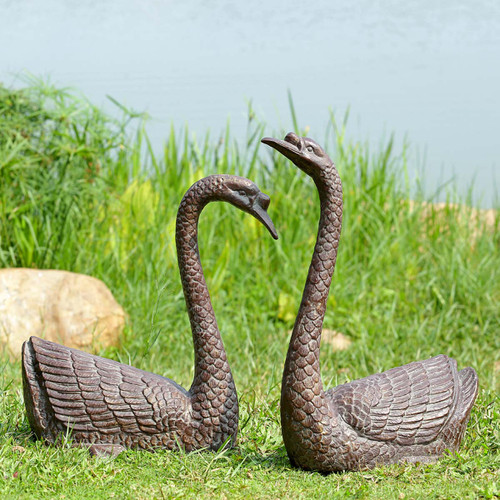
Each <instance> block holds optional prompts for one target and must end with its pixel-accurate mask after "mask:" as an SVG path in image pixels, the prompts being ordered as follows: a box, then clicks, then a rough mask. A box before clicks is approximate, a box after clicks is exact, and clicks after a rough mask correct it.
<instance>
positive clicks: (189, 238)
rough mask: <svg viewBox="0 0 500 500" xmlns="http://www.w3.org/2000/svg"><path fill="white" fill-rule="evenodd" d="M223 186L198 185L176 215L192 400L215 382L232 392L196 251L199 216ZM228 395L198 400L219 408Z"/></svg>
mask: <svg viewBox="0 0 500 500" xmlns="http://www.w3.org/2000/svg"><path fill="white" fill-rule="evenodd" d="M223 182H224V178H223V177H222V176H221V177H220V178H219V177H218V176H212V177H210V178H205V179H202V180H201V181H198V182H197V183H196V184H194V185H193V186H192V187H191V188H190V189H189V190H188V192H187V193H186V195H185V196H184V198H183V199H182V201H181V204H180V206H179V210H178V213H177V224H176V246H177V259H178V262H179V270H180V275H181V281H182V288H183V290H184V297H185V300H186V306H187V311H188V315H189V320H190V323H191V330H192V333H193V343H194V358H195V359H194V361H195V372H194V378H193V383H192V385H191V389H190V391H189V392H190V393H191V394H192V395H193V396H195V395H197V394H205V395H206V394H207V393H209V392H210V391H212V389H211V386H213V385H214V379H216V380H217V384H220V381H221V380H226V382H227V384H228V388H231V387H233V388H234V381H233V377H232V374H231V370H230V368H229V364H228V362H227V357H226V352H225V350H224V345H223V342H222V338H221V335H220V332H219V328H218V326H217V320H216V319H215V313H214V310H213V307H212V303H211V300H210V294H209V292H208V287H207V284H206V281H205V276H204V274H203V268H202V266H201V260H200V253H199V249H198V219H199V216H200V213H201V211H202V210H203V208H204V207H205V206H206V205H207V204H208V203H209V202H211V201H216V200H220V199H221V198H220V196H219V191H220V187H221V186H222V184H223ZM227 393H228V392H227V391H223V393H222V394H219V395H215V396H216V397H215V398H214V397H212V399H210V398H208V399H206V398H205V397H202V398H201V399H202V400H203V401H205V402H206V401H209V404H210V405H211V406H215V405H220V404H221V403H223V401H218V399H220V398H222V399H225V398H226V397H227ZM236 404H237V403H236ZM194 409H195V410H196V408H194Z"/></svg>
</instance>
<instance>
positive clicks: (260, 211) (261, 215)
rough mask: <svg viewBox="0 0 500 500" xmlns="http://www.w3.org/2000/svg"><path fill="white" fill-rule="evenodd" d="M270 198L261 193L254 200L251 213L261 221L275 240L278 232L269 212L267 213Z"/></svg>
mask: <svg viewBox="0 0 500 500" xmlns="http://www.w3.org/2000/svg"><path fill="white" fill-rule="evenodd" d="M269 201H270V198H269V196H267V194H264V193H261V194H260V195H259V196H258V197H257V199H256V200H255V202H254V204H253V207H252V215H253V216H254V217H255V218H256V219H257V220H258V221H259V222H261V223H262V224H263V225H264V226H265V227H266V228H267V230H268V231H269V232H270V233H271V236H272V237H273V238H274V239H275V240H277V239H278V232H277V231H276V228H275V227H274V224H273V221H272V220H271V217H269V214H268V213H267V207H269Z"/></svg>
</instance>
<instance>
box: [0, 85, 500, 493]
mask: <svg viewBox="0 0 500 500" xmlns="http://www.w3.org/2000/svg"><path fill="white" fill-rule="evenodd" d="M121 109H122V111H123V118H122V119H118V120H117V119H111V118H110V117H108V116H106V115H105V114H103V113H102V112H101V111H100V110H99V109H97V108H95V107H94V106H92V105H91V104H90V103H88V102H86V101H85V99H83V98H81V97H79V96H75V94H74V93H73V92H70V91H63V90H60V89H54V88H53V87H50V86H47V85H45V84H43V83H41V82H34V83H32V84H30V85H29V86H27V87H26V88H24V89H22V90H12V89H7V88H4V87H0V266H1V267H21V266H25V267H37V268H57V269H67V270H71V271H75V272H79V273H85V274H89V275H93V276H96V277H98V278H100V279H102V280H103V281H104V282H105V283H106V284H107V285H108V286H109V288H110V289H111V290H112V291H113V293H114V295H115V297H116V298H117V300H118V301H119V302H120V303H121V304H122V305H123V306H124V307H125V309H126V310H127V312H128V313H129V325H128V326H127V329H126V332H125V334H124V336H123V340H122V344H121V346H120V347H119V348H115V349H108V350H107V351H104V352H103V353H102V354H104V355H105V356H108V357H111V358H114V359H117V360H120V361H122V362H126V363H131V364H133V365H134V366H137V367H139V368H142V369H146V370H150V371H154V372H156V373H159V374H161V375H164V376H167V377H171V378H173V379H174V380H176V381H177V382H179V383H180V384H182V385H183V386H184V387H189V384H190V382H191V378H192V374H193V361H192V359H193V355H192V341H191V333H190V329H189V322H188V318H187V315H186V313H185V307H184V301H183V296H182V289H181V284H180V281H179V276H178V271H177V265H176V261H175V246H174V240H173V238H174V227H175V215H176V210H177V207H178V204H179V202H180V200H181V198H182V195H183V194H184V192H185V190H186V189H187V188H188V187H189V186H190V185H191V184H192V183H193V182H194V181H195V180H197V179H199V178H201V177H203V176H205V175H208V174H210V173H215V172H220V173H222V172H223V173H236V174H239V175H245V176H248V177H250V178H251V179H253V180H254V181H256V182H257V184H258V185H259V186H260V187H261V189H262V190H263V191H264V192H267V193H268V194H269V195H270V196H271V206H270V209H269V212H270V214H271V217H272V218H273V220H274V222H275V225H276V228H277V229H278V232H279V233H280V239H279V240H278V241H277V242H275V241H273V240H272V239H271V238H270V237H269V235H268V234H267V232H266V230H265V229H264V228H262V227H261V226H260V225H259V224H258V223H257V222H256V221H254V220H253V219H252V218H251V217H249V216H248V215H246V214H243V213H240V212H237V211H236V210H234V208H233V207H230V206H228V205H225V204H211V205H210V206H209V207H207V209H206V210H205V212H204V214H203V215H202V218H201V221H200V248H201V258H202V261H203V266H204V269H205V273H206V276H207V281H208V285H209V288H210V292H211V296H212V300H213V303H214V308H215V311H216V314H217V318H218V322H219V326H220V328H221V331H222V334H223V338H224V342H225V345H226V349H227V352H228V358H229V361H230V363H231V366H232V369H233V374H234V377H235V380H236V384H237V388H238V392H239V397H240V405H241V420H240V433H239V440H238V447H237V448H236V449H235V450H230V451H225V452H221V453H209V452H199V453H194V454H190V455H186V454H183V453H171V452H164V451H160V452H157V453H141V452H132V451H130V452H127V453H125V454H123V455H121V456H119V457H118V458H117V459H115V460H108V459H102V460H98V459H92V458H90V457H89V456H88V454H87V453H86V452H85V451H83V450H79V449H73V448H70V447H69V444H68V445H67V446H65V447H63V448H53V447H47V446H45V445H42V444H41V443H36V442H34V441H32V440H31V439H30V432H29V426H28V423H27V420H26V417H25V414H24V408H23V400H22V392H21V374H20V368H19V363H14V362H11V361H9V360H8V359H7V357H6V356H4V358H3V362H2V363H1V365H0V366H1V370H0V391H1V392H0V491H1V492H2V494H3V496H4V497H8V498H14V497H16V498H17V497H24V498H33V497H36V498H67V499H69V498H85V497H88V498H101V497H102V498H110V497H113V496H114V497H115V498H178V497H187V498H196V497H198V498H200V497H201V498H205V497H207V498H211V497H215V498H246V497H255V498H284V497H290V498H325V497H338V498H344V497H345V498H352V497H355V498H477V497H483V498H495V497H498V496H499V495H500V490H499V487H498V486H497V483H498V482H499V479H500V477H499V476H500V474H499V469H500V455H499V447H500V402H499V399H498V393H499V391H500V366H499V363H500V308H499V303H500V236H499V235H500V232H499V231H498V229H499V219H498V217H497V218H496V221H495V227H494V228H492V227H491V226H487V225H486V224H485V223H484V222H482V220H481V219H477V220H471V219H469V218H468V217H464V216H463V212H460V213H459V210H458V209H457V208H453V207H452V208H449V209H446V210H441V211H437V210H429V209H424V208H422V207H420V205H418V204H417V206H416V208H414V209H413V210H410V205H409V201H408V199H409V194H408V193H409V191H408V188H407V186H405V183H404V179H405V174H406V162H405V161H406V160H405V158H406V154H405V153H406V151H405V150H403V151H401V152H400V153H398V152H395V151H394V150H393V144H392V142H391V141H388V142H387V143H386V144H385V145H382V146H381V147H380V149H379V150H378V151H376V152H370V151H369V150H368V148H367V146H366V145H365V144H362V143H357V142H353V141H352V140H350V139H349V138H348V135H347V133H346V124H345V121H344V122H342V123H341V124H338V123H335V121H334V119H333V117H332V123H331V127H329V130H328V132H327V134H326V139H325V138H324V136H323V137H317V139H318V141H320V142H323V143H324V144H326V145H327V149H328V150H329V152H330V153H331V156H332V158H334V159H335V161H336V164H337V167H338V169H339V171H340V174H341V177H342V180H343V184H344V205H345V208H344V223H343V230H342V239H341V244H340V251H339V257H338V261H337V269H336V272H335V276H334V281H333V286H332V290H331V293H330V298H329V303H328V310H327V315H326V319H325V328H329V329H335V330H339V331H341V332H343V333H344V334H346V335H347V336H349V337H350V338H351V340H352V341H353V343H352V345H351V346H350V348H349V349H348V350H345V351H339V352H336V351H334V350H333V349H332V348H331V346H329V345H328V344H324V345H323V346H322V351H321V362H322V376H323V381H324V383H325V386H326V387H330V386H333V385H335V384H338V383H342V382H345V381H347V380H352V379H355V378H359V377H363V376H366V375H369V374H372V373H375V372H377V371H381V370H385V369H389V368H391V367H393V366H398V365H401V364H404V363H407V362H410V361H413V360H415V359H425V358H427V357H430V356H433V355H436V354H438V353H444V354H448V355H450V356H453V357H454V358H455V359H457V361H458V364H459V367H460V368H461V367H464V366H468V365H470V366H473V367H474V368H475V369H476V370H477V371H478V374H479V378H480V393H479V397H478V401H477V403H476V405H475V407H474V410H473V412H472V417H471V422H470V423H469V427H468V430H467V434H466V438H465V441H464V443H463V446H462V448H461V451H460V453H459V454H457V455H453V456H447V457H445V458H444V459H443V460H441V461H440V462H439V463H437V464H435V465H421V466H408V465H396V466H391V467H384V468H380V469H376V470H374V471H369V472H356V473H345V474H332V475H330V476H323V475H320V474H315V473H307V472H303V471H299V470H294V469H292V468H291V467H290V465H289V463H288V460H287V457H286V453H285V451H284V447H283V443H282V440H281V435H280V427H279V406H278V405H279V391H280V380H281V370H282V366H283V361H284V356H285V353H286V349H287V345H288V339H289V334H288V331H289V330H290V329H291V327H292V325H293V320H294V317H295V314H296V311H297V309H298V306H299V302H300V297H301V293H302V288H303V284H304V280H305V277H306V273H307V268H308V264H309V261H310V257H311V252H312V248H313V245H314V239H315V227H316V225H317V218H318V213H319V204H318V197H317V194H316V192H315V188H314V186H313V183H312V181H311V180H310V179H309V178H307V177H306V176H305V175H304V174H303V173H302V172H300V171H298V169H296V168H295V167H294V166H293V165H291V164H290V163H289V162H288V161H287V160H285V159H284V158H282V157H281V156H279V155H277V154H271V152H270V151H268V150H267V148H266V147H265V146H263V145H260V144H259V139H260V138H261V137H263V136H264V135H275V136H276V135H277V136H282V135H284V134H283V131H281V132H279V133H275V132H273V131H272V130H268V129H267V127H266V126H265V125H264V124H262V123H260V122H259V121H258V120H256V119H255V117H254V114H253V111H252V110H251V109H249V121H248V134H247V141H246V143H245V144H243V145H242V144H241V143H240V144H237V143H236V142H234V141H233V140H232V138H231V136H230V127H229V126H228V128H227V130H226V131H225V133H224V134H223V135H222V136H221V137H215V138H212V137H210V136H208V135H207V137H205V138H204V139H203V140H201V141H197V140H195V139H194V138H193V137H192V136H191V135H190V133H189V131H188V130H177V129H172V130H171V131H170V134H169V136H168V138H167V140H166V143H165V146H164V148H163V149H162V151H161V152H160V153H157V152H154V151H153V149H152V147H151V145H150V144H149V142H148V138H147V134H146V133H145V131H144V123H143V121H142V117H141V116H140V115H138V114H134V113H131V112H130V111H128V110H126V109H124V108H121ZM292 111H293V107H292ZM292 115H293V121H294V123H295V128H297V127H298V125H297V124H298V120H297V118H296V117H295V114H294V113H292ZM131 130H136V132H134V133H133V134H132V135H130V131H131ZM449 196H450V200H451V201H455V202H457V201H458V202H461V201H463V200H460V199H458V197H457V195H456V194H454V193H453V192H450V194H449ZM417 198H418V196H417ZM419 199H420V200H423V199H424V198H423V196H422V195H420V196H419ZM468 210H470V209H468V208H466V209H465V211H466V213H467V211H468ZM27 333H29V332H27Z"/></svg>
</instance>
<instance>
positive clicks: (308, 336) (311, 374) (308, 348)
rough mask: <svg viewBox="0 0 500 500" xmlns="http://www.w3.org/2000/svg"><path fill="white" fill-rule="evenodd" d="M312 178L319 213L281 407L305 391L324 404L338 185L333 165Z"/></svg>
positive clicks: (339, 212)
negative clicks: (323, 357) (324, 345)
mask: <svg viewBox="0 0 500 500" xmlns="http://www.w3.org/2000/svg"><path fill="white" fill-rule="evenodd" d="M313 179H314V182H315V184H316V186H317V188H318V191H319V196H320V204H321V214H320V219H319V225H318V234H317V239H316V245H315V247H314V253H313V257H312V261H311V265H310V266H309V272H308V275H307V279H306V284H305V287H304V292H303V294H302V301H301V304H300V308H299V312H298V314H297V318H296V320H295V325H294V328H293V331H292V336H291V340H290V345H289V348H288V354H287V357H286V361H285V369H284V372H283V384H282V406H284V405H292V406H293V401H295V400H296V398H295V394H296V393H301V394H303V393H304V390H306V389H310V390H311V391H312V393H313V394H314V395H315V396H320V397H321V398H322V399H323V404H325V405H326V402H325V401H324V398H323V396H324V393H323V384H322V381H321V375H320V364H319V352H320V341H321V330H322V327H323V319H324V317H325V312H326V302H327V299H328V292H329V290H330V284H331V282H332V276H333V271H334V269H335V262H336V259H337V249H338V242H339V238H340V230H341V226H342V183H341V181H340V177H339V175H338V172H337V170H336V168H335V166H334V165H333V163H331V166H329V167H328V168H326V169H323V171H321V172H320V173H318V174H317V175H315V176H314V177H313ZM288 414H290V413H288ZM285 425H286V423H285Z"/></svg>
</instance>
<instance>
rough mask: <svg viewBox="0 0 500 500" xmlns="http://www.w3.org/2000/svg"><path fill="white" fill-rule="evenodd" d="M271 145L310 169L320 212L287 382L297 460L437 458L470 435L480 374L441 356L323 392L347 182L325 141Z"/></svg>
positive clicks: (287, 432) (310, 463)
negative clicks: (326, 322) (324, 344)
mask: <svg viewBox="0 0 500 500" xmlns="http://www.w3.org/2000/svg"><path fill="white" fill-rule="evenodd" d="M262 142H264V143H265V144H268V145H269V146H271V147H273V148H274V149H276V150H278V151H279V152H280V153H282V154H283V155H285V156H286V157H287V158H288V159H290V160H291V161H292V162H293V163H295V165H297V167H299V168H300V169H301V170H303V171H304V172H305V173H306V174H307V175H309V176H311V177H312V178H313V180H314V182H315V184H316V186H317V188H318V191H319V197H320V204H321V216H320V220H319V228H318V235H317V240H316V246H315V249H314V254H313V258H312V262H311V265H310V267H309V273H308V276H307V281H306V285H305V288H304V293H303V296H302V302H301V304H300V309H299V312H298V315H297V319H296V321H295V325H294V328H293V332H292V336H291V340H290V346H289V348H288V354H287V357H286V361H285V368H284V372H283V381H282V388H281V426H282V432H283V439H284V442H285V447H286V450H287V452H288V456H289V458H290V461H291V462H292V464H293V465H295V466H298V467H301V468H303V469H307V470H316V471H321V472H331V471H344V470H357V469H363V468H372V467H375V466H377V465H383V464H391V463H395V462H399V461H407V462H431V461H434V460H436V459H437V458H439V457H440V456H441V455H442V454H443V452H444V451H445V450H446V449H449V450H452V451H453V450H456V449H457V448H458V446H459V444H460V441H461V440H462V437H463V435H464V432H465V428H466V425H467V421H468V419H469V416H470V412H471V408H472V405H473V404H474V401H475V399H476V395H477V388H478V380H477V375H476V372H475V371H474V370H473V369H472V368H465V369H463V370H461V371H459V372H458V371H457V363H456V361H455V360H453V359H451V358H449V357H447V356H444V355H439V356H436V357H433V358H431V359H427V360H425V361H416V362H414V363H410V364H408V365H404V366H401V367H399V368H393V369H391V370H388V371H386V372H383V373H377V374H375V375H371V376H369V377H366V378H363V379H361V380H355V381H353V382H350V383H347V384H343V385H340V386H338V387H335V388H333V389H330V390H328V391H324V390H323V385H322V382H321V375H320V366H319V348H320V339H321V329H322V324H323V318H324V316H325V309H326V301H327V297H328V291H329V289H330V283H331V280H332V275H333V270H334V267H335V261H336V258H337V248H338V243H339V238H340V229H341V221H342V185H341V182H340V178H339V175H338V172H337V170H336V168H335V166H334V165H333V162H332V161H331V160H330V158H329V157H328V156H327V155H326V153H325V152H324V151H323V149H322V148H321V147H320V146H319V145H318V144H316V142H314V141H312V140H311V139H308V138H305V137H302V138H300V137H298V136H297V135H295V134H294V133H290V134H288V135H287V136H286V137H285V140H284V141H281V140H277V139H271V138H265V139H262Z"/></svg>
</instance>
